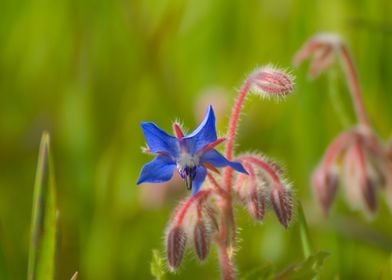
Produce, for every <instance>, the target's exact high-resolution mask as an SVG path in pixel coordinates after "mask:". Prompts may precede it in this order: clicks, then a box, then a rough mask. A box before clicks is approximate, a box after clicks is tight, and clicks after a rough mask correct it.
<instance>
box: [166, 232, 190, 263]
mask: <svg viewBox="0 0 392 280" xmlns="http://www.w3.org/2000/svg"><path fill="white" fill-rule="evenodd" d="M186 242H187V236H186V233H185V231H184V229H183V228H182V227H180V226H174V227H172V228H170V229H169V230H168V231H167V234H166V255H167V262H168V265H169V267H170V269H171V270H175V269H177V268H178V267H179V266H180V264H181V262H182V259H183V257H184V252H185V246H186Z"/></svg>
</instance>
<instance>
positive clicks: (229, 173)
mask: <svg viewBox="0 0 392 280" xmlns="http://www.w3.org/2000/svg"><path fill="white" fill-rule="evenodd" d="M249 88H250V81H249V79H247V80H246V81H245V82H244V84H243V85H242V87H241V89H240V91H239V93H238V96H237V99H236V101H235V103H234V107H233V111H232V113H231V118H230V123H229V129H228V132H227V142H226V149H225V156H226V158H227V159H228V160H232V159H233V153H234V143H235V138H236V134H237V129H238V123H239V119H240V114H241V109H242V107H243V105H244V101H245V97H246V94H247V93H248V91H249ZM232 177H233V170H232V169H231V168H225V170H224V176H223V178H224V183H225V187H226V189H227V191H228V192H230V187H231V181H232Z"/></svg>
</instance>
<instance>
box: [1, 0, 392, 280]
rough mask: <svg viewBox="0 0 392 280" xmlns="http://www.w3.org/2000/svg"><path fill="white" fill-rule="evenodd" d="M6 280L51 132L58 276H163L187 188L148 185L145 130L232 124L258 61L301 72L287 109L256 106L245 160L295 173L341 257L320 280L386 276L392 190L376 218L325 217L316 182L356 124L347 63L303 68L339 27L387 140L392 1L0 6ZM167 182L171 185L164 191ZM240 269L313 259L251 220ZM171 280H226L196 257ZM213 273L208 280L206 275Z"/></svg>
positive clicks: (316, 233) (312, 217)
mask: <svg viewBox="0 0 392 280" xmlns="http://www.w3.org/2000/svg"><path fill="white" fill-rule="evenodd" d="M0 11H1V17H0V170H1V171H0V279H24V278H25V276H26V273H27V256H28V247H29V240H30V239H29V238H30V237H29V234H30V220H31V207H32V194H33V183H34V175H35V168H36V161H37V153H38V145H39V139H40V135H41V133H42V131H43V130H45V129H46V130H48V131H49V132H50V134H51V137H52V152H53V156H54V163H55V169H56V180H57V191H58V200H59V209H60V241H59V251H58V268H57V276H58V279H69V278H70V277H71V275H72V274H73V273H74V272H75V271H76V270H78V271H79V273H80V274H79V276H80V279H151V278H152V276H151V274H150V261H151V258H152V250H153V249H159V250H161V251H162V250H163V232H164V229H165V224H166V221H167V219H168V217H169V215H170V212H171V210H172V209H173V208H174V207H175V205H176V204H177V203H178V201H179V200H180V199H181V197H184V196H186V195H188V193H187V192H186V190H185V187H184V186H183V185H182V183H181V182H180V183H179V182H178V181H175V180H174V182H172V183H170V184H169V185H168V186H163V187H162V186H141V187H136V186H135V182H136V179H137V176H138V172H139V170H140V168H141V166H142V165H143V164H144V163H145V162H147V161H148V160H150V157H149V156H148V155H144V154H142V153H140V146H142V145H144V139H143V135H142V133H141V130H140V128H139V123H140V121H142V120H151V121H155V122H157V123H159V125H160V126H161V127H163V128H165V129H170V127H171V122H172V121H173V120H175V119H180V120H181V121H182V122H183V123H184V124H186V127H188V128H189V129H193V128H194V127H195V126H196V124H197V122H198V120H200V117H201V115H202V114H203V113H204V110H205V108H206V106H207V104H208V103H212V104H215V106H219V112H218V117H219V120H218V128H219V131H220V133H221V135H223V134H224V132H225V129H226V128H227V120H228V116H229V112H230V106H231V105H232V103H233V100H234V97H235V94H236V89H238V87H239V86H240V84H241V82H242V80H243V79H244V77H245V76H246V74H247V73H249V72H250V71H252V70H253V69H254V68H255V67H256V66H260V65H264V64H268V63H273V64H275V65H277V66H280V67H283V68H286V69H291V72H292V73H293V74H294V75H295V76H297V79H296V90H295V95H293V96H291V97H290V98H288V99H287V100H286V101H285V102H274V101H261V100H260V99H259V98H257V97H250V98H249V99H248V102H247V104H246V107H245V109H246V114H244V116H243V118H242V123H241V128H240V134H239V142H238V148H237V150H238V151H246V150H260V151H262V152H264V153H265V154H267V155H269V156H271V157H272V158H274V159H276V160H278V161H279V162H281V163H283V164H284V166H285V167H286V168H287V172H288V177H289V178H290V180H291V181H292V182H293V184H294V186H295V189H296V192H297V197H298V199H300V200H301V201H302V203H303V206H304V210H305V215H306V217H307V219H308V223H309V227H310V234H311V238H312V242H313V245H314V247H315V248H316V249H317V250H325V251H328V252H330V253H331V255H330V257H329V258H328V259H327V260H326V262H325V266H324V267H323V269H322V273H321V278H322V279H332V278H334V279H376V278H377V277H378V276H379V275H380V273H381V272H382V271H385V269H386V267H387V266H388V265H389V264H390V257H391V251H392V222H391V214H390V212H389V211H388V209H387V207H386V203H385V200H384V194H381V195H380V201H381V204H380V209H379V212H378V215H377V216H376V217H375V219H373V220H369V219H367V218H366V217H364V215H362V213H360V212H355V211H352V210H350V209H349V208H348V207H347V206H346V204H345V202H344V199H343V193H342V192H340V193H339V195H338V199H337V201H336V203H335V205H334V208H333V211H332V213H331V217H330V218H329V219H325V218H324V217H323V216H322V215H321V211H320V209H319V208H318V206H317V205H316V203H315V202H314V201H313V196H312V192H311V189H310V185H309V175H310V173H311V171H312V170H313V168H314V166H315V165H316V164H317V162H318V160H319V159H320V157H321V156H322V153H323V151H324V149H325V148H326V146H327V144H328V143H329V142H330V141H331V139H332V138H333V137H334V136H336V135H337V134H338V133H339V131H341V130H342V129H344V128H347V127H349V126H350V125H351V124H353V123H354V115H353V112H352V109H351V105H350V100H349V98H348V93H347V89H346V87H345V83H344V80H343V79H342V76H341V74H342V73H341V71H340V70H339V68H338V67H334V68H333V69H332V70H331V71H330V72H329V73H328V74H326V75H323V76H321V77H320V78H319V79H317V80H315V81H309V80H308V79H307V74H306V67H301V68H300V69H292V67H291V61H292V56H293V54H294V53H295V51H296V50H297V49H298V48H299V47H300V46H301V45H302V43H303V41H304V40H306V39H307V38H308V37H310V36H311V35H313V34H314V33H316V32H320V31H333V32H338V33H339V34H341V35H342V37H344V38H345V40H346V41H347V43H348V45H349V47H350V49H351V50H352V52H353V56H354V59H355V61H356V64H357V66H358V70H359V76H360V78H361V85H362V87H363V91H364V100H365V104H366V108H367V109H368V111H369V114H370V116H371V119H372V122H373V124H374V126H375V128H376V130H377V131H378V132H379V134H380V136H381V137H382V138H383V139H388V138H389V137H390V136H391V132H392V110H391V108H392V94H391V92H392V79H391V77H392V1H389V0H384V1H381V0H360V1H354V0H344V1H342V0H329V1H313V0H292V1H289V0H274V1H268V0H257V1H256V0H250V1H232V0H217V1H208V0H189V1H182V0H174V1H166V0H160V1H155V0H143V1H141V0H112V1H104V0H99V1H90V0H83V1H80V0H58V1H51V0H18V1H15V0H2V1H1V3H0ZM165 187H166V188H165ZM237 218H238V223H239V226H240V227H241V231H240V233H239V236H240V239H241V241H240V250H239V251H238V253H237V256H236V260H237V263H238V268H239V272H240V273H245V272H246V271H248V270H250V269H252V268H254V267H257V266H262V265H263V264H267V263H272V264H274V265H275V266H276V267H277V268H278V269H284V268H285V267H287V266H288V265H290V264H293V263H296V262H299V261H301V260H302V259H303V253H302V249H301V246H300V242H299V236H298V230H297V229H296V226H295V225H293V226H292V227H291V228H290V229H288V230H287V231H286V230H284V229H283V228H282V227H281V226H280V225H279V223H278V222H277V219H276V218H275V217H274V216H272V215H270V216H268V217H267V218H266V220H265V222H264V224H256V223H254V222H253V221H252V220H251V219H250V218H249V217H248V215H247V213H246V212H245V211H243V210H240V209H238V211H237ZM168 277H169V279H216V278H218V277H219V271H218V266H217V259H216V254H215V252H214V250H213V252H212V254H211V255H210V257H209V259H208V261H207V263H205V264H199V263H198V262H197V261H196V260H195V258H194V257H193V256H192V255H189V256H187V258H186V261H185V263H184V265H183V266H182V268H181V269H180V271H179V272H178V273H177V274H169V275H168ZM202 277H203V278H202Z"/></svg>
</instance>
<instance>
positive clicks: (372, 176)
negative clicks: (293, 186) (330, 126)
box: [312, 129, 392, 214]
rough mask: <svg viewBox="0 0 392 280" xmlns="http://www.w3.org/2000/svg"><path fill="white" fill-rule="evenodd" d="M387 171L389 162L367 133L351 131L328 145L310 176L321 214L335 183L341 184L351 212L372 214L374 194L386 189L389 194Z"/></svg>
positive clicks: (391, 177)
mask: <svg viewBox="0 0 392 280" xmlns="http://www.w3.org/2000/svg"><path fill="white" fill-rule="evenodd" d="M391 171H392V164H391V161H390V159H389V158H388V155H387V153H386V152H385V151H384V148H383V146H382V145H381V143H380V141H379V140H378V138H377V137H376V136H375V135H374V134H373V133H372V132H371V131H363V130H360V129H354V130H351V131H348V132H345V133H342V134H341V135H339V136H338V137H337V138H336V139H335V140H334V141H333V142H332V144H331V145H330V147H329V148H328V149H327V151H326V153H325V155H324V159H323V161H322V162H321V164H320V165H319V167H318V168H317V169H316V170H315V172H314V174H313V177H312V184H313V189H314V192H315V194H316V196H317V198H318V200H319V202H320V204H321V206H322V208H323V211H324V212H325V214H327V213H328V211H329V209H330V207H331V204H332V202H333V200H334V197H335V194H336V190H337V188H338V185H339V182H342V183H343V185H344V188H345V192H346V197H347V200H348V202H349V204H350V205H351V207H352V208H364V210H365V211H366V212H367V213H368V214H374V213H375V212H376V210H377V204H378V201H377V191H378V190H379V189H382V188H387V190H388V191H389V192H391V191H390V189H391V188H392V173H391ZM390 198H391V197H390ZM390 202H392V201H390Z"/></svg>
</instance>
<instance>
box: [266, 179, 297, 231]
mask: <svg viewBox="0 0 392 280" xmlns="http://www.w3.org/2000/svg"><path fill="white" fill-rule="evenodd" d="M270 200H271V204H272V207H273V209H274V211H275V214H276V216H277V217H278V219H279V222H280V223H281V224H282V225H283V226H284V227H285V228H287V227H288V226H289V223H290V221H291V218H292V210H293V209H292V207H293V205H292V204H293V203H292V194H291V192H290V191H289V190H288V189H285V188H283V187H282V186H277V187H273V188H272V190H271V195H270Z"/></svg>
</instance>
